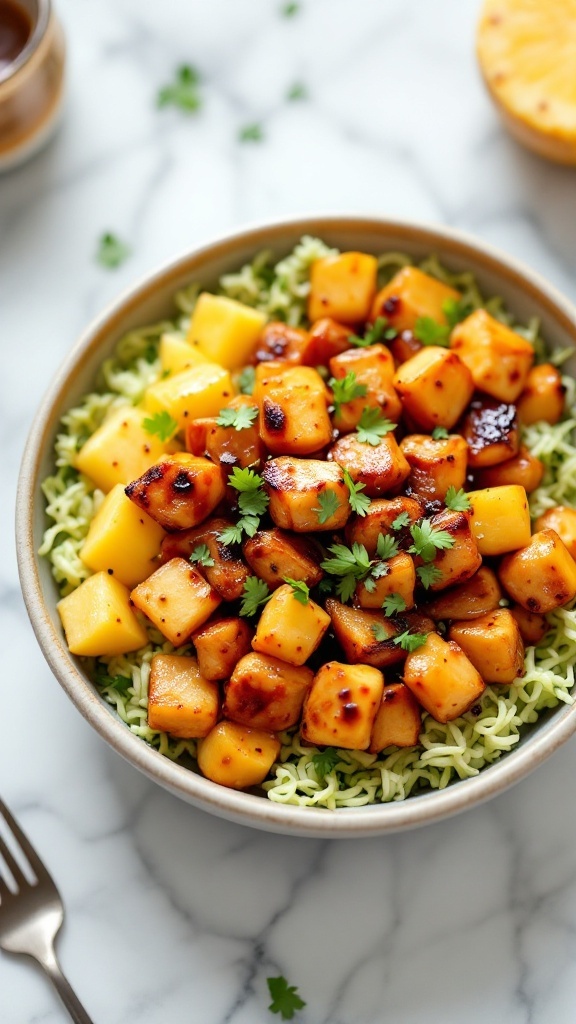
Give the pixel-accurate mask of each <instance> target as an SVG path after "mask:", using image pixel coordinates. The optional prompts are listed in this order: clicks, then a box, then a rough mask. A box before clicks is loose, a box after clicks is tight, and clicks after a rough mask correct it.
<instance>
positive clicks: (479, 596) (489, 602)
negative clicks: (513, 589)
mask: <svg viewBox="0 0 576 1024" xmlns="http://www.w3.org/2000/svg"><path fill="white" fill-rule="evenodd" d="M501 599H502V589H501V587H500V584H499V583H498V578H497V577H496V575H495V574H494V573H493V572H492V569H489V568H488V566H487V565H481V566H480V568H479V569H478V572H475V573H474V575H473V576H471V577H470V579H467V580H465V581H464V582H463V583H461V584H460V585H459V586H458V587H454V589H453V590H452V589H451V590H445V591H444V592H442V593H440V594H439V595H438V597H435V598H434V599H433V600H432V601H429V602H428V603H427V604H426V605H424V607H423V609H422V610H423V611H424V612H425V613H426V615H430V616H431V617H432V618H433V619H434V620H435V621H436V622H442V621H443V620H444V619H476V618H478V616H479V615H485V614H486V612H492V611H494V609H495V608H498V607H499V604H500V601H501Z"/></svg>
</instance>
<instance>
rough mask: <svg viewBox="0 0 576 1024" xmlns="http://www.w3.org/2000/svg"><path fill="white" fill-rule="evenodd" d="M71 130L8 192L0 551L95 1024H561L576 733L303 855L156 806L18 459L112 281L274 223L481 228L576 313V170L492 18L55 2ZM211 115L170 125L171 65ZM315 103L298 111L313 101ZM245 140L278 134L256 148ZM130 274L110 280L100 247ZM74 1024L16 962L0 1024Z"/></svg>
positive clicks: (572, 910)
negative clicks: (62, 672)
mask: <svg viewBox="0 0 576 1024" xmlns="http://www.w3.org/2000/svg"><path fill="white" fill-rule="evenodd" d="M57 8H58V10H59V13H60V15H61V17H62V20H63V23H64V26H65V30H66V35H67V38H68V44H69V80H68V96H67V102H66V109H65V115H64V120H63V124H62V127H61V130H60V132H59V134H58V136H57V137H56V138H55V139H54V141H53V142H52V143H51V144H50V146H49V147H48V148H47V149H46V150H45V151H44V152H43V153H42V154H41V155H39V156H38V157H37V158H36V159H34V160H33V161H32V162H30V163H29V164H28V165H26V166H25V167H23V168H22V169H21V170H20V171H17V172H12V173H10V174H7V175H5V176H3V177H2V178H0V345H1V347H2V355H3V364H2V365H3V369H2V374H1V375H0V415H1V417H2V419H1V438H2V460H3V470H4V472H3V492H2V493H3V499H2V502H1V503H0V517H1V524H2V533H1V535H2V536H3V537H4V544H3V552H2V559H1V561H0V600H1V603H2V617H3V618H2V625H3V637H4V640H3V650H4V656H3V672H2V682H1V684H0V688H1V690H0V692H1V695H2V699H1V710H2V740H1V742H0V792H1V794H2V796H3V797H4V798H5V799H6V800H7V802H8V803H9V804H10V805H11V806H12V808H13V810H14V811H15V812H16V813H17V814H18V816H19V818H20V820H21V822H22V824H23V825H24V827H25V829H26V830H27V831H28V833H29V834H30V836H31V837H32V838H33V839H34V841H35V842H36V844H37V846H38V848H39V850H40V851H42V854H43V855H44V857H45V859H46V861H47V863H48V865H49V866H50V868H51V869H52V871H53V873H54V875H55V877H56V878H57V880H58V883H59V885H60V888H61V891H62V893H63V896H64V899H65V903H66V908H67V921H66V925H65V929H64V932H63V934H62V936H61V940H60V946H59V948H60V954H61V959H62V962H63V964H64V967H65V969H66V970H67V973H68V975H69V977H70V979H71V980H72V982H73V983H74V985H75V986H76V988H77V990H78V992H79V994H80V996H81V997H82V999H83V1001H84V1002H85V1003H86V1006H87V1008H88V1009H89V1011H90V1013H91V1014H92V1016H93V1018H94V1021H95V1022H98V1024H136V1022H138V1024H160V1022H162V1024H164V1022H166V1021H171V1020H174V1021H176V1020H177V1021H179V1022H182V1024H194V1022H202V1024H225V1022H230V1024H265V1022H270V1021H273V1020H277V1019H279V1018H277V1017H272V1016H271V1015H270V1013H269V1012H268V1009H267V1006H268V1003H269V997H268V992H267V987H266V978H267V977H268V976H271V975H272V976H273V975H279V974H283V975H285V976H286V977H287V978H288V979H289V981H290V983H291V984H294V985H297V986H298V988H299V991H300V993H301V995H302V997H303V998H304V999H305V1000H306V1002H307V1007H306V1008H305V1010H303V1011H302V1013H301V1014H300V1015H299V1016H298V1018H297V1019H298V1021H301V1022H302V1024H377V1022H381V1021H396V1022H401V1024H440V1022H441V1024H459V1022H460V1021H463V1020H464V1021H466V1024H484V1022H485V1021H497V1022H498V1024H572V1021H573V1020H574V1006H575V1003H576V815H575V814H574V813H573V810H572V803H573V794H572V788H571V781H572V775H573V774H576V743H574V742H572V743H571V744H568V745H567V746H566V747H565V748H564V749H563V750H562V751H560V752H559V753H558V754H557V755H556V756H555V757H554V758H553V759H552V760H550V761H549V762H548V763H547V764H546V765H545V766H544V767H542V768H541V769H540V770H539V771H538V772H536V773H535V774H534V775H533V776H532V777H529V778H528V779H526V780H525V781H524V782H523V783H521V784H520V785H518V786H517V787H516V788H515V789H514V790H512V791H510V792H509V793H507V794H505V795H504V796H501V797H500V798H499V799H496V800H494V801H493V802H492V803H491V804H489V805H487V806H484V807H482V808H480V809H477V810H474V811H472V812H469V813H467V814H465V815H461V816H460V817H458V818H456V819H454V820H451V821H449V822H447V823H444V824H442V825H439V826H436V827H432V828H427V829H423V830H420V831H416V832H412V833H406V834H404V835H397V836H391V837H388V838H382V839H374V840H369V841H367V840H364V841H359V842H357V843H350V842H334V841H315V840H302V839H287V838H283V837H281V836H274V835H265V834H263V833H258V832H255V831H251V830H248V829H245V828H243V827H239V826H235V825H231V824H228V823H226V822H224V821H220V820H217V819H215V818H212V817H210V816H208V815H207V814H205V813H202V812H200V811H196V810H194V809H193V808H191V807H188V806H186V805H185V804H183V803H180V802H179V801H178V800H176V799H174V798H173V797H171V796H170V795H168V794H167V793H164V792H163V791H161V790H160V789H159V788H157V787H155V786H154V785H153V784H152V783H150V782H148V781H147V780H146V779H144V778H143V777H141V776H140V775H139V774H138V773H137V772H136V770H135V769H133V768H132V767H130V766H128V765H126V764H124V763H123V762H122V761H121V759H120V758H119V757H118V756H117V755H116V754H115V753H114V752H113V751H111V750H109V749H107V747H106V746H105V745H104V744H103V743H102V741H101V740H100V739H99V737H97V736H96V735H95V734H94V733H93V732H91V730H90V728H89V727H88V725H87V724H86V723H85V722H84V721H83V720H82V719H81V717H80V716H79V715H78V713H77V712H76V711H75V709H74V708H73V706H72V705H71V704H70V703H69V701H68V699H67V698H66V697H65V695H64V693H63V692H62V691H61V690H60V688H59V687H58V685H57V684H56V682H55V681H54V680H53V678H52V677H51V674H50V672H49V670H48V668H47V667H46V665H45V664H44V662H43V659H42V657H41V655H40V652H39V649H38V648H37V645H36V641H35V639H34V636H33V634H32V630H31V628H30V626H29V623H28V620H27V617H26V614H25V611H24V607H23V604H22V600H21V597H20V592H19V585H18V577H17V571H16V563H15V555H14V551H13V541H12V533H13V527H12V520H13V505H14V496H15V485H16V477H17V471H18V463H19V459H20V453H21V449H22V445H23V442H24V438H25V435H26V432H27V431H28V428H29V425H30V422H31V418H32V415H33V412H34V409H35V406H36V405H37V403H38V401H39V399H40V396H41V394H42V392H43V391H44V389H45V387H46V384H47V382H48V380H49V378H50V376H51V375H52V374H53V373H54V371H55V368H56V366H57V365H58V363H59V362H60V360H61V359H62V357H63V356H64V354H65V353H66V351H67V350H68V348H69V347H70V345H71V344H72V342H73V341H74V339H75V337H76V336H77V334H78V332H79V331H80V329H81V328H82V327H83V326H84V325H85V323H86V322H87V320H88V319H89V318H91V317H92V316H93V315H94V314H95V313H96V312H97V311H99V310H100V309H101V308H102V307H103V305H104V304H105V303H106V302H107V301H108V300H109V299H111V298H113V297H114V296H115V295H116V294H117V293H118V291H119V290H120V289H122V288H123V287H125V286H127V285H129V284H130V283H132V282H133V281H134V280H135V279H136V278H138V277H139V276H140V275H142V274H143V273H145V272H147V271H148V270H150V269H151V268H153V267H155V266H156V265H157V264H159V263H161V262H162V261H164V260H166V259H168V258H169V257H171V256H173V255H174V254H176V253H178V252H180V251H183V250H184V249H187V248H190V247H193V246H195V245H196V244H197V243H198V242H200V241H201V240H204V239H206V238H208V237H210V236H213V235H216V234H217V233H219V232H222V231H225V230H227V229H229V228H231V227H234V226H238V225H241V224H243V223H245V222H248V221H251V220H255V219H265V218H275V217H278V216H280V215H288V214H292V213H311V212H327V211H329V212H334V211H340V212H350V213H367V214H378V215H383V216H386V215H388V216H393V217H409V218H412V219H423V220H427V221H436V222H440V223H446V224H450V225H453V226H457V227H461V228H465V229H468V230H471V231H473V232H475V233H477V234H478V235H479V236H480V237H481V238H484V239H486V240H489V241H491V242H494V243H496V244H497V245H499V246H501V247H502V248H504V249H506V250H508V252H510V253H512V254H514V255H516V256H519V257H521V258H522V259H524V260H525V261H527V262H528V263H530V264H531V265H532V266H533V267H535V268H536V269H537V270H540V271H542V272H543V273H544V274H545V275H546V276H547V277H548V278H549V279H551V280H552V281H553V282H554V283H556V284H557V285H558V286H559V287H560V288H561V289H563V290H564V291H565V292H566V293H567V294H568V295H572V296H574V294H575V291H576V288H575V283H574V281H575V277H574V275H575V272H576V231H575V212H576V201H575V193H576V172H575V171H573V170H568V169H562V168H558V167H554V166H551V165H547V164H545V163H544V162H542V161H541V160H540V159H538V158H536V157H533V156H531V155H530V154H528V153H526V152H524V151H522V150H521V149H519V148H518V147H517V146H516V145H515V144H514V143H513V142H512V141H511V140H510V139H509V138H508V136H507V135H506V134H505V133H504V131H503V130H502V128H501V126H500V122H499V121H498V119H497V117H496V115H495V113H494V111H493V109H492V107H491V105H490V103H489V101H488V99H487V97H486V95H485V94H484V91H483V88H482V85H481V82H480V80H479V75H478V72H477V68H476V64H475V60H474V48H473V37H474V24H475V19H476V16H477V9H478V0H436V2H435V3H422V2H421V0H360V2H358V0H356V2H354V0H302V2H301V4H300V5H299V8H298V10H297V11H296V12H295V13H294V15H293V16H292V17H285V16H283V15H282V13H281V9H282V4H281V3H280V2H278V0H243V2H238V0H210V3H208V2H200V0H196V2H190V0H166V2H165V3H163V4H161V5H160V6H159V7H155V6H154V5H151V6H150V7H148V5H144V4H142V3H141V2H140V0H99V2H98V3H96V2H94V0H92V2H90V0H58V2H57ZM183 63H190V64H193V65H194V66H196V67H197V68H198V69H199V70H200V72H201V75H202V79H203V84H202V88H201V92H202V97H203V106H202V109H201V111H199V112H198V114H197V115H194V116H189V117H186V116H184V115H182V114H181V113H179V112H178V111H176V110H172V109H165V110H162V111H160V110H158V109H157V108H156V105H155V97H156V94H157V91H158V88H159V87H160V86H161V85H163V84H164V83H165V82H166V81H169V80H170V79H171V78H172V75H173V72H174V69H175V67H176V66H177V65H179V64H183ZM296 83H302V84H303V85H304V86H305V87H306V92H307V98H303V99H299V100H291V101H290V100H288V99H287V98H286V97H287V93H288V91H289V90H290V88H291V87H292V86H293V85H294V84H296ZM252 123H256V124H258V125H260V126H261V129H262V136H263V137H262V139H261V141H258V142H244V143H242V142H240V141H239V140H238V135H239V132H240V130H241V129H242V128H243V127H244V126H246V125H248V124H252ZM104 231H113V232H115V233H117V234H118V235H119V236H120V237H122V238H123V239H125V240H126V241H127V242H128V244H129V245H130V247H131V250H132V255H131V257H130V259H128V260H127V261H126V262H125V263H124V264H123V265H122V266H121V267H120V268H118V269H117V270H114V271H111V270H106V269H103V268H102V267H100V266H99V265H98V264H97V262H96V260H95V258H94V253H95V248H96V244H97V240H98V238H99V236H100V235H101V234H102V232H104ZM65 1020H67V1017H66V1015H65V1013H64V1011H63V1009H62V1008H61V1006H60V1005H59V1004H58V1002H57V1000H56V998H55V996H54V995H53V993H52V991H51V989H50V988H49V986H48V984H47V983H46V982H45V980H44V978H43V977H42V976H41V975H40V974H39V973H38V972H37V971H36V970H35V969H34V968H33V967H32V966H31V965H29V964H28V963H26V962H23V961H19V960H17V959H14V958H9V957H8V956H4V955H2V954H0V1021H1V1022H2V1024H32V1022H40V1021H42V1022H43V1024H59V1022H64V1021H65Z"/></svg>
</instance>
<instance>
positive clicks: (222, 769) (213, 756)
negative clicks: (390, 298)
mask: <svg viewBox="0 0 576 1024" xmlns="http://www.w3.org/2000/svg"><path fill="white" fill-rule="evenodd" d="M279 753H280V740H279V739H278V737H277V736H275V735H274V733H272V732H265V730H264V729H250V728H249V726H247V725H239V724H238V723H237V722H219V723H218V725H215V726H214V728H213V729H212V731H211V732H209V733H208V735H207V736H206V739H203V740H201V741H200V743H199V744H198V767H199V769H200V771H201V772H202V774H203V775H205V776H206V778H207V779H211V781H212V782H217V783H219V785H220V786H228V787H229V788H230V789H247V788H248V787H249V786H258V785H259V784H260V783H261V782H264V779H265V778H266V776H267V775H268V772H269V771H270V769H271V767H272V765H273V764H274V761H275V760H276V758H277V757H278V755H279Z"/></svg>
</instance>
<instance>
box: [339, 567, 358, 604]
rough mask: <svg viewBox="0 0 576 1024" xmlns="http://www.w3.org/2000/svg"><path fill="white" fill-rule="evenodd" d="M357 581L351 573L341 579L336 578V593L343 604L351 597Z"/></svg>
mask: <svg viewBox="0 0 576 1024" xmlns="http://www.w3.org/2000/svg"><path fill="white" fill-rule="evenodd" d="M357 582H358V580H357V579H356V577H355V576H353V575H352V574H350V575H349V576H343V577H342V579H340V580H338V583H337V584H336V595H337V596H338V597H339V598H340V600H341V601H342V602H343V603H344V604H346V602H347V601H349V600H350V598H351V597H352V595H353V593H354V591H355V590H356V584H357Z"/></svg>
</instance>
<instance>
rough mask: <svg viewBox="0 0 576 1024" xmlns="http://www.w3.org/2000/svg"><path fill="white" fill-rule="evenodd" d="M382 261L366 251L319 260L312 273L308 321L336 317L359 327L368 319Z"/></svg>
mask: <svg viewBox="0 0 576 1024" xmlns="http://www.w3.org/2000/svg"><path fill="white" fill-rule="evenodd" d="M377 271H378V261H377V259H376V257H375V256H369V255H368V253H365V252H341V253H339V255H337V256H325V257H324V258H323V259H319V260H315V261H314V263H313V264H312V269H311V271H310V295H309V298H308V319H309V320H310V321H311V322H312V323H314V321H315V320H320V319H321V318H322V317H327V316H328V317H332V318H333V319H334V320H337V321H338V322H339V323H344V324H355V323H361V322H362V321H364V320H367V319H368V314H369V312H370V306H371V304H372V299H373V298H374V293H375V292H376V274H377Z"/></svg>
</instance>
